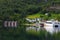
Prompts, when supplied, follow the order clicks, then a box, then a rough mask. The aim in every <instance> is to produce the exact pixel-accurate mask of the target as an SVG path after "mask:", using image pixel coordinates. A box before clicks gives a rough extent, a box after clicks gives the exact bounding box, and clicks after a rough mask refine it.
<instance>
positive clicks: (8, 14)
mask: <svg viewBox="0 0 60 40" xmlns="http://www.w3.org/2000/svg"><path fill="white" fill-rule="evenodd" d="M54 5H57V6H58V7H60V0H0V40H60V32H59V33H57V34H56V33H54V34H53V35H52V34H50V33H48V32H45V31H40V33H39V35H37V34H28V33H27V32H26V31H25V28H26V26H25V25H22V24H24V23H26V20H25V18H32V17H33V18H36V17H43V18H44V19H46V20H47V19H57V20H59V21H60V9H53V10H50V9H49V7H50V6H54ZM48 9H49V10H48ZM45 13H49V14H50V15H48V16H46V15H45ZM31 15H32V16H31ZM5 20H7V21H9V20H11V21H18V27H17V28H12V27H6V28H5V27H3V21H5Z"/></svg>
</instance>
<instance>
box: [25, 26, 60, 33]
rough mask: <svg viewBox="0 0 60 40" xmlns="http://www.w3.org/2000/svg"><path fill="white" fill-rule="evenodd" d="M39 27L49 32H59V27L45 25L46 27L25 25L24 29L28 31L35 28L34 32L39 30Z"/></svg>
mask: <svg viewBox="0 0 60 40" xmlns="http://www.w3.org/2000/svg"><path fill="white" fill-rule="evenodd" d="M41 29H43V30H46V31H47V32H49V33H55V32H56V33H58V32H60V28H54V27H50V28H49V27H47V28H41V27H34V26H33V27H26V31H29V30H35V31H36V32H38V31H40V30H41Z"/></svg>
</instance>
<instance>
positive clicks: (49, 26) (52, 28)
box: [44, 21, 60, 33]
mask: <svg viewBox="0 0 60 40" xmlns="http://www.w3.org/2000/svg"><path fill="white" fill-rule="evenodd" d="M44 28H45V30H46V31H47V32H50V33H54V32H56V33H57V32H59V31H60V22H58V21H46V22H45V23H44Z"/></svg>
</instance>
